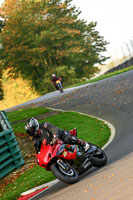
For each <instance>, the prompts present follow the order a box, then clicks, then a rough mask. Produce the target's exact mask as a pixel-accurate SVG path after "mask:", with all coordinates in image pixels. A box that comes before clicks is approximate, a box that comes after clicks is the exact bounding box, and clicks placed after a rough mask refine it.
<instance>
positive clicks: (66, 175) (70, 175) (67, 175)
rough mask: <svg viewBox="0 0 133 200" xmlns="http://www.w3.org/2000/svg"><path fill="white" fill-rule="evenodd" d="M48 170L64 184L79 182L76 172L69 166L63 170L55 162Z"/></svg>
mask: <svg viewBox="0 0 133 200" xmlns="http://www.w3.org/2000/svg"><path fill="white" fill-rule="evenodd" d="M50 169H51V171H52V173H53V174H54V175H55V176H56V177H57V178H58V179H59V180H61V181H62V182H64V183H67V184H73V183H76V182H77V181H78V180H79V176H78V173H77V171H76V170H75V169H73V168H72V167H71V166H69V168H68V169H67V170H65V169H64V168H62V167H61V166H60V165H59V164H58V163H57V162H55V163H52V164H51V166H50Z"/></svg>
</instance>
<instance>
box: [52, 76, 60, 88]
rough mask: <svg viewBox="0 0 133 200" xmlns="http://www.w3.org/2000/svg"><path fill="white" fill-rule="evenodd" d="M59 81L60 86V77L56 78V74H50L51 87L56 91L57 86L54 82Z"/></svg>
mask: <svg viewBox="0 0 133 200" xmlns="http://www.w3.org/2000/svg"><path fill="white" fill-rule="evenodd" d="M57 80H59V81H61V84H62V79H61V77H58V76H56V74H52V78H51V82H52V83H53V85H54V86H55V87H56V89H57V90H58V86H57V84H56V81H57Z"/></svg>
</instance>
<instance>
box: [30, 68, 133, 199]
mask: <svg viewBox="0 0 133 200" xmlns="http://www.w3.org/2000/svg"><path fill="white" fill-rule="evenodd" d="M39 105H41V106H44V107H50V108H56V109H62V110H69V111H78V112H81V113H85V114H88V115H93V116H96V117H99V118H101V119H104V120H107V121H109V122H110V123H111V124H113V126H114V127H115V130H116V132H115V138H114V140H113V141H112V143H111V144H110V145H109V146H108V147H107V148H106V149H105V152H106V153H107V156H108V164H107V166H110V165H111V164H112V163H114V162H116V161H119V160H120V159H122V158H123V157H124V156H127V155H128V154H130V153H132V152H133V144H132V143H133V71H128V72H126V73H123V74H120V75H117V76H114V77H111V78H108V79H104V80H102V81H99V82H96V83H93V84H88V85H86V86H83V87H81V88H79V89H76V90H71V92H70V91H69V92H67V91H65V92H64V94H59V93H58V91H56V96H55V97H53V96H52V98H47V99H45V98H44V100H42V101H40V103H39ZM88 126H89V124H88ZM102 170H104V168H102ZM97 173H98V170H93V169H92V170H91V173H90V172H88V173H87V174H85V175H84V176H83V177H82V178H81V181H82V182H83V184H84V180H86V179H87V178H91V177H92V176H93V178H95V174H97ZM78 184H80V182H79V183H77V184H76V185H77V187H78ZM74 185H75V184H74ZM74 185H73V186H69V185H66V184H64V183H61V182H59V183H58V184H56V185H55V186H53V187H52V189H49V190H47V191H46V192H44V193H41V194H40V196H38V197H37V198H33V199H34V200H35V199H42V200H43V199H45V200H50V199H51V195H52V199H61V197H62V195H63V193H66V198H65V199H64V200H69V199H68V198H67V193H68V192H69V190H72V189H73V190H74V188H75V186H74ZM64 189H65V190H64ZM75 191H76V190H75ZM53 197H55V198H53ZM59 197H60V198H59ZM77 199H78V198H77ZM81 199H82V197H81ZM88 199H89V198H88ZM90 200H91V199H90ZM98 200H100V199H98ZM105 200H106V199H105ZM122 200H125V199H122Z"/></svg>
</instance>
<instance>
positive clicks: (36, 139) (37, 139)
mask: <svg viewBox="0 0 133 200" xmlns="http://www.w3.org/2000/svg"><path fill="white" fill-rule="evenodd" d="M25 129H26V132H27V133H28V134H29V135H30V136H33V143H34V146H35V149H36V151H37V153H39V151H40V148H41V144H42V141H43V139H46V140H47V143H48V144H52V143H54V141H55V140H56V139H57V138H59V139H61V140H62V141H63V142H64V143H65V144H75V145H80V146H82V147H83V149H84V150H85V151H87V150H88V149H89V147H90V145H89V144H88V143H86V142H84V141H83V140H81V139H78V138H77V137H76V136H73V135H71V134H70V133H69V131H65V130H63V129H60V128H58V127H56V126H54V125H53V124H51V123H50V122H42V123H41V124H40V123H39V122H38V120H37V119H35V118H34V117H32V118H30V119H28V120H27V122H26V125H25Z"/></svg>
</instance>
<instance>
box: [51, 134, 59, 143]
mask: <svg viewBox="0 0 133 200" xmlns="http://www.w3.org/2000/svg"><path fill="white" fill-rule="evenodd" d="M57 139H58V137H57V135H53V139H52V141H51V144H55V143H56V142H57Z"/></svg>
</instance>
